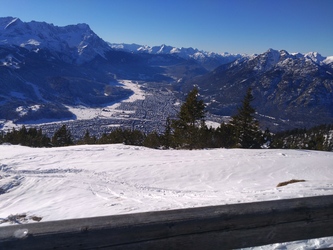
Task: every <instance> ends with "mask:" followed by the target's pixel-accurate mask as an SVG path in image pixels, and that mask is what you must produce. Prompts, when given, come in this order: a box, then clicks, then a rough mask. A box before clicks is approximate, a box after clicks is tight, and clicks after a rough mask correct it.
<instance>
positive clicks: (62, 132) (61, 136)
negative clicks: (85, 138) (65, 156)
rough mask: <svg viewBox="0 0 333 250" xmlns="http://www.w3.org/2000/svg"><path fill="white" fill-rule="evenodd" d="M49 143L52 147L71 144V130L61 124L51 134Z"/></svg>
mask: <svg viewBox="0 0 333 250" xmlns="http://www.w3.org/2000/svg"><path fill="white" fill-rule="evenodd" d="M51 143H52V145H53V146H54V147H63V146H70V145H73V144H74V143H73V140H72V135H71V132H70V131H69V130H68V129H67V126H66V125H62V126H61V128H59V129H58V130H57V131H56V132H55V133H54V135H53V137H52V139H51Z"/></svg>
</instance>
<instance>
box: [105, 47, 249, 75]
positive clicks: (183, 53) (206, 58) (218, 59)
mask: <svg viewBox="0 0 333 250" xmlns="http://www.w3.org/2000/svg"><path fill="white" fill-rule="evenodd" d="M109 45H110V47H111V48H113V49H116V50H122V51H128V52H132V53H149V54H154V55H161V54H169V55H176V56H179V57H181V58H184V59H193V60H195V61H197V62H199V63H200V64H202V65H203V66H204V67H205V68H207V69H208V70H213V69H214V68H216V67H218V66H220V65H222V64H226V63H230V62H233V61H235V60H237V59H240V58H247V57H249V56H248V55H241V54H229V53H227V52H225V53H222V54H220V53H215V52H207V51H203V50H198V49H193V48H183V47H181V48H177V47H173V46H168V45H165V44H162V45H161V46H153V47H151V46H147V45H138V44H125V43H120V44H119V43H110V44H109Z"/></svg>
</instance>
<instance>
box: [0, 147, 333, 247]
mask: <svg viewBox="0 0 333 250" xmlns="http://www.w3.org/2000/svg"><path fill="white" fill-rule="evenodd" d="M0 151H1V155H0V191H1V192H0V197H1V200H0V218H1V220H2V222H4V223H2V224H1V225H2V226H4V225H8V224H9V222H5V221H6V218H7V219H8V218H11V217H10V215H20V214H21V215H22V214H24V215H26V216H25V217H24V218H21V219H22V220H23V223H27V222H33V218H38V217H41V218H42V221H51V220H61V219H69V218H83V217H93V216H102V215H116V214H124V213H136V212H143V211H156V210H169V209H176V208H190V207H200V206H209V205H223V204H233V203H244V202H252V201H265V200H276V199H288V198H296V197H308V196H317V195H329V194H333V164H332V162H333V153H331V152H319V151H303V150H244V149H214V150H195V151H185V150H153V149H148V148H144V147H135V146H125V145H121V144H115V145H94V146H92V145H89V146H88V145H85V146H73V147H63V148H28V147H22V146H13V145H1V146H0ZM291 179H301V180H305V182H299V183H294V184H290V185H287V186H283V187H279V188H278V187H277V184H278V183H280V182H284V181H288V180H291ZM34 216H35V217H34ZM24 220H25V221H24ZM274 246H275V247H277V246H281V247H282V245H281V244H279V245H274ZM283 246H285V247H286V249H295V248H291V247H290V248H288V246H291V245H290V244H287V245H285V244H284V245H283ZM294 246H295V245H294ZM297 246H298V247H299V248H297V249H313V248H316V247H319V246H321V247H329V246H333V238H326V239H321V240H312V241H303V242H298V243H297ZM267 249H272V248H267Z"/></svg>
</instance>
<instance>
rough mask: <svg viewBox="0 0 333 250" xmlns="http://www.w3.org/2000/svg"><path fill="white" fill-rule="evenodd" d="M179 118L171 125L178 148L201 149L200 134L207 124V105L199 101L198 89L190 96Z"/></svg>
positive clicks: (182, 107)
mask: <svg viewBox="0 0 333 250" xmlns="http://www.w3.org/2000/svg"><path fill="white" fill-rule="evenodd" d="M177 118H178V119H177V120H173V121H172V123H171V127H172V129H173V131H174V133H173V137H174V142H175V144H176V146H178V147H182V148H189V149H193V148H198V147H200V146H199V143H200V136H199V133H200V128H202V127H203V126H204V124H205V120H204V118H205V104H204V102H203V101H202V100H198V89H197V88H194V89H193V90H192V91H191V92H190V93H189V94H188V96H187V98H186V101H185V102H184V103H183V104H182V106H181V107H180V112H179V113H178V116H177Z"/></svg>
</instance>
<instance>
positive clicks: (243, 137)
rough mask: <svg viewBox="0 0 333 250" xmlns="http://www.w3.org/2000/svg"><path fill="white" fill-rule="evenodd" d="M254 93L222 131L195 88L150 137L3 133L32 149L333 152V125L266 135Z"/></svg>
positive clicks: (0, 139)
mask: <svg viewBox="0 0 333 250" xmlns="http://www.w3.org/2000/svg"><path fill="white" fill-rule="evenodd" d="M253 99H254V98H253V95H252V90H251V89H248V90H247V92H246V95H245V96H244V99H243V101H242V103H241V105H240V107H239V108H238V110H237V113H236V115H234V116H232V117H231V120H230V122H229V123H222V124H220V126H219V127H217V128H212V127H208V126H207V125H206V122H205V113H206V110H205V104H204V102H203V101H202V100H200V99H199V92H198V89H197V88H194V89H193V90H192V91H191V92H190V93H189V94H188V95H187V97H186V100H185V102H184V103H183V104H182V105H181V107H180V111H179V112H178V114H177V116H176V117H175V118H174V119H171V118H168V119H167V120H166V123H165V131H164V133H162V134H158V133H157V132H152V133H149V134H144V133H143V132H141V131H140V130H130V129H122V128H117V129H115V130H113V131H112V132H110V133H104V134H102V136H101V137H99V138H97V137H96V136H92V135H90V133H89V131H88V130H87V131H86V132H85V134H84V135H83V136H82V138H80V139H79V140H77V141H74V140H73V138H72V135H71V132H70V130H69V129H68V128H67V126H66V125H62V126H61V127H60V128H59V129H58V130H56V131H55V133H54V135H53V136H52V137H51V138H49V137H48V136H46V135H45V134H43V131H42V130H41V129H39V130H37V129H36V128H29V129H27V128H26V127H25V126H23V127H22V128H21V129H19V130H16V129H13V130H12V131H9V132H7V133H4V132H2V133H1V134H0V143H11V144H21V145H23V146H30V147H61V146H70V145H83V144H113V143H123V144H126V145H137V146H145V147H150V148H156V149H168V148H175V149H203V148H290V149H311V150H325V151H332V150H333V138H332V136H333V135H332V131H333V125H321V126H317V127H314V128H311V129H308V130H306V129H293V130H288V131H283V132H279V133H276V134H273V133H271V132H270V131H269V130H268V129H266V130H265V131H262V130H261V129H260V127H259V122H258V121H257V119H256V118H255V109H254V108H253V107H252V106H251V102H252V101H253Z"/></svg>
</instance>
